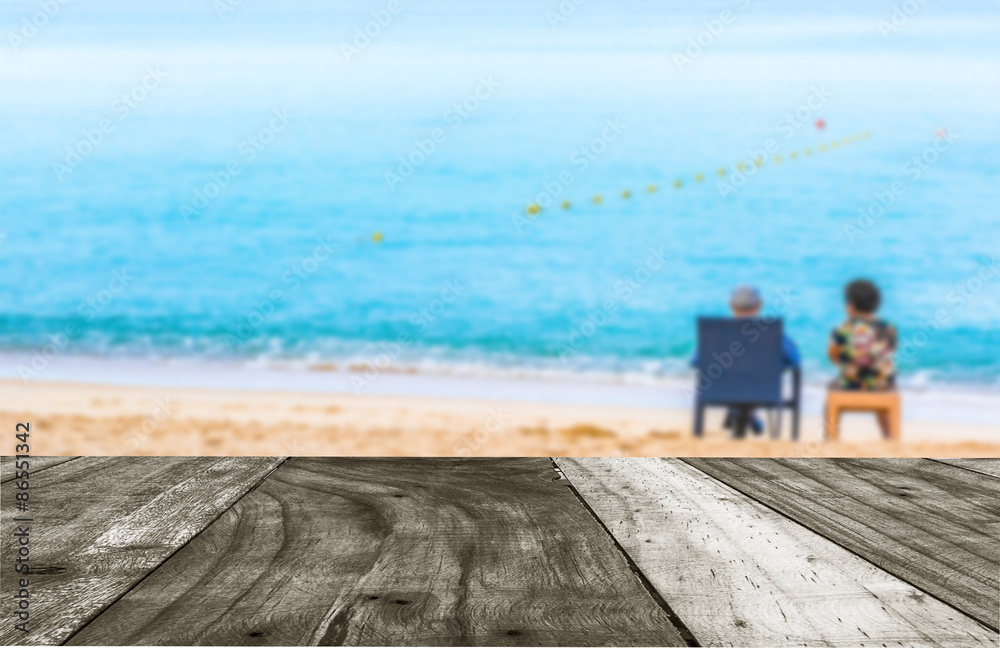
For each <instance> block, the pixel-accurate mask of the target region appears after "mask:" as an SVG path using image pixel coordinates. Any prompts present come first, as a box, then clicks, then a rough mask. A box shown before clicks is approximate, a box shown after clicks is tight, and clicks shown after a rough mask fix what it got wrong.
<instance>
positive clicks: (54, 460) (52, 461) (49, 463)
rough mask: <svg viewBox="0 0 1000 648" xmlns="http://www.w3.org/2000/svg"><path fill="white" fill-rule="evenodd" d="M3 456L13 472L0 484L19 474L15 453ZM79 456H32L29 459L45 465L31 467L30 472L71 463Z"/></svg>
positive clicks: (12, 479) (0, 481) (35, 473)
mask: <svg viewBox="0 0 1000 648" xmlns="http://www.w3.org/2000/svg"><path fill="white" fill-rule="evenodd" d="M3 458H4V459H6V460H7V461H4V464H5V466H10V467H11V468H10V470H11V473H13V474H11V476H10V477H4V478H3V479H0V484H6V483H7V482H9V481H14V479H15V478H16V475H17V465H16V459H15V457H14V456H13V455H5V456H4V457H3ZM79 458H80V457H31V458H30V459H29V460H28V461H42V462H43V465H42V467H41V468H29V469H28V472H29V473H30V474H31V475H37V474H38V473H40V472H42V471H43V470H48V469H49V468H55V467H56V466H61V465H63V464H66V463H69V462H70V461H73V460H74V459H79Z"/></svg>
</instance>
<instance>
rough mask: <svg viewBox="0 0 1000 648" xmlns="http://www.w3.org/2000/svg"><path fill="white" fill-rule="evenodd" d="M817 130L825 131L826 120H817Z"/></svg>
mask: <svg viewBox="0 0 1000 648" xmlns="http://www.w3.org/2000/svg"><path fill="white" fill-rule="evenodd" d="M816 128H817V129H819V130H823V129H824V128H826V120H825V119H822V118H820V119H817V120H816Z"/></svg>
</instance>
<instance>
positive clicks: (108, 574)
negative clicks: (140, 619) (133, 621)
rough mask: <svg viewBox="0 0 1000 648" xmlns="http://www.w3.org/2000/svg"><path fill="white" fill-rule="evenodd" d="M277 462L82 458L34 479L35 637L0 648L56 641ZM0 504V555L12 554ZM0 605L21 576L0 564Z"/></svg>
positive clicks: (20, 637) (6, 511) (8, 523)
mask: <svg viewBox="0 0 1000 648" xmlns="http://www.w3.org/2000/svg"><path fill="white" fill-rule="evenodd" d="M280 462H281V459H280V458H221V459H220V458H209V457H205V458H189V457H127V458H122V457H86V458H80V459H76V460H74V461H67V462H65V463H61V464H60V465H58V466H55V467H52V468H49V469H47V470H44V471H41V472H38V473H37V474H35V475H33V476H32V478H31V490H30V493H31V499H30V510H29V513H28V515H29V516H30V517H31V518H32V519H33V521H32V522H31V523H30V537H31V544H30V549H31V554H30V556H31V573H30V574H29V576H28V577H29V580H30V592H31V608H30V609H31V622H30V628H31V632H30V633H29V634H27V635H25V634H24V633H22V632H20V631H18V630H16V629H14V627H13V625H14V624H13V623H11V622H6V621H5V622H4V623H3V624H0V644H3V645H7V644H14V643H18V644H25V643H30V644H53V643H60V642H62V641H63V640H65V639H66V638H67V637H69V636H70V635H71V634H72V633H73V632H74V631H76V630H78V629H79V628H80V627H81V626H82V625H83V624H84V623H86V622H87V620H89V619H90V618H92V617H93V616H94V615H96V614H98V613H99V612H100V611H101V610H102V609H103V608H104V607H105V606H107V605H108V604H110V603H111V602H113V601H114V600H115V599H116V598H117V597H118V596H120V595H121V594H122V593H123V592H125V591H127V590H128V589H129V588H131V587H132V586H134V585H135V584H136V583H137V582H138V581H140V580H141V579H142V578H143V577H144V576H146V575H147V574H148V573H149V572H150V571H152V570H153V569H154V568H156V567H157V566H158V565H159V564H160V563H161V562H163V561H164V560H165V559H166V558H167V557H169V556H170V555H171V554H172V553H173V552H174V551H176V550H177V548H178V547H180V546H182V545H183V544H184V543H186V542H187V541H189V540H190V539H191V538H192V537H193V536H194V535H195V534H197V533H198V532H200V531H202V530H203V529H204V528H205V527H206V526H208V525H209V524H210V523H211V522H212V521H213V520H214V519H215V518H216V517H218V515H219V514H220V513H221V512H222V511H224V510H226V509H227V508H229V507H230V506H232V504H233V502H235V501H236V500H237V499H238V498H239V497H241V496H243V495H244V494H245V493H246V492H247V491H248V490H250V489H251V488H252V487H253V486H254V485H256V484H257V483H258V482H259V481H260V480H261V479H262V478H264V477H265V476H266V475H267V474H268V473H269V472H270V471H271V470H272V469H273V468H274V467H275V466H277V465H278V464H279V463H280ZM13 517H15V516H14V515H13V509H12V507H4V508H3V515H2V529H3V534H2V538H0V552H2V554H3V555H4V556H11V555H13V552H14V551H16V546H15V545H14V538H13V535H12V533H13V530H14V527H15V526H16V525H20V523H17V522H14V521H13V519H12V518H13ZM0 569H2V570H3V571H2V574H3V586H2V588H0V596H2V600H3V601H10V600H12V599H11V597H12V596H13V593H14V591H15V584H16V583H17V579H16V578H14V572H13V567H12V563H11V561H9V560H6V559H5V560H4V561H3V563H2V565H0Z"/></svg>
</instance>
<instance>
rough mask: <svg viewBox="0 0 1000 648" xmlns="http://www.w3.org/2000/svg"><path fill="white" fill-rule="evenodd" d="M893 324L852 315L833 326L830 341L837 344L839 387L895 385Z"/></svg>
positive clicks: (894, 330)
mask: <svg viewBox="0 0 1000 648" xmlns="http://www.w3.org/2000/svg"><path fill="white" fill-rule="evenodd" d="M896 339H897V335H896V327H895V326H893V325H892V324H889V323H888V322H885V321H883V320H880V319H876V318H871V319H868V318H862V317H855V318H852V319H850V320H848V321H846V322H844V323H843V324H841V325H840V326H838V327H837V328H835V329H834V330H833V333H832V334H831V336H830V342H831V343H832V344H835V345H836V346H838V347H839V348H840V358H839V362H838V364H839V365H840V376H838V378H837V381H836V383H835V384H836V385H837V386H838V387H839V388H840V389H863V390H873V391H874V390H881V389H892V388H893V387H895V385H896V367H895V365H894V364H893V361H892V353H893V351H895V350H896Z"/></svg>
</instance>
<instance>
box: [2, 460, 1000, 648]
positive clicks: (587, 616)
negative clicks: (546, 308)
mask: <svg viewBox="0 0 1000 648" xmlns="http://www.w3.org/2000/svg"><path fill="white" fill-rule="evenodd" d="M32 461H33V467H32V474H31V511H30V513H29V515H31V516H32V517H33V520H34V521H33V522H32V523H31V524H32V544H31V564H32V574H31V597H32V599H31V600H32V603H31V605H32V607H31V632H30V634H28V635H25V634H24V633H21V632H19V631H16V630H15V629H14V628H13V622H0V624H3V623H5V625H0V642H2V643H4V644H15V645H17V644H59V643H67V644H72V645H83V644H88V645H93V644H113V645H114V644H117V645H137V644H141V645H148V644H170V645H189V644H195V645H338V644H339V645H549V646H557V645H576V646H579V645H677V646H686V645H731V646H733V645H739V646H793V645H794V646H803V645H805V646H812V645H826V646H873V647H878V646H886V647H888V646H910V645H927V646H996V645H997V644H998V641H1000V637H998V635H997V632H996V626H997V610H998V608H1000V591H998V590H1000V585H998V582H997V581H998V578H997V577H998V572H1000V542H998V540H997V537H998V534H1000V510H998V506H997V501H998V499H1000V498H998V497H997V495H998V494H1000V490H998V489H1000V477H997V476H994V474H993V471H994V469H995V467H996V464H995V463H993V462H992V461H991V460H984V462H983V463H982V464H979V463H970V462H964V461H958V462H955V463H952V462H950V461H949V462H948V463H946V462H943V461H931V460H850V461H848V460H799V459H791V460H724V459H703V460H693V459H692V460H684V461H681V460H662V459H578V460H574V459H556V460H555V461H554V462H553V461H550V460H547V459H538V458H531V459H518V458H513V459H375V458H291V459H285V458H239V459H237V458H134V457H125V458H107V457H91V458H77V459H72V460H68V458H34V459H33V460H32ZM35 462H37V463H35ZM0 468H2V473H0V474H2V478H3V480H5V483H4V484H3V494H2V498H0V502H2V506H0V511H2V525H3V528H2V538H0V575H2V581H3V582H2V586H0V601H3V602H4V603H0V606H7V607H6V609H4V610H3V615H2V618H4V619H9V618H10V611H11V608H10V603H9V602H10V601H12V600H13V598H12V596H13V593H14V586H15V582H16V581H15V580H12V577H13V576H14V574H13V570H12V561H11V560H10V559H9V558H8V557H9V556H12V555H13V553H12V552H14V550H15V545H14V544H13V542H14V540H13V536H12V531H13V529H14V526H15V524H17V523H15V522H14V521H13V517H14V514H13V508H12V507H11V506H10V502H9V500H10V499H11V495H10V493H11V491H10V489H11V488H12V486H13V484H11V483H9V482H7V481H6V480H8V479H9V478H10V476H11V474H12V473H11V472H10V468H11V466H10V458H7V457H5V458H4V459H3V462H2V466H0Z"/></svg>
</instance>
